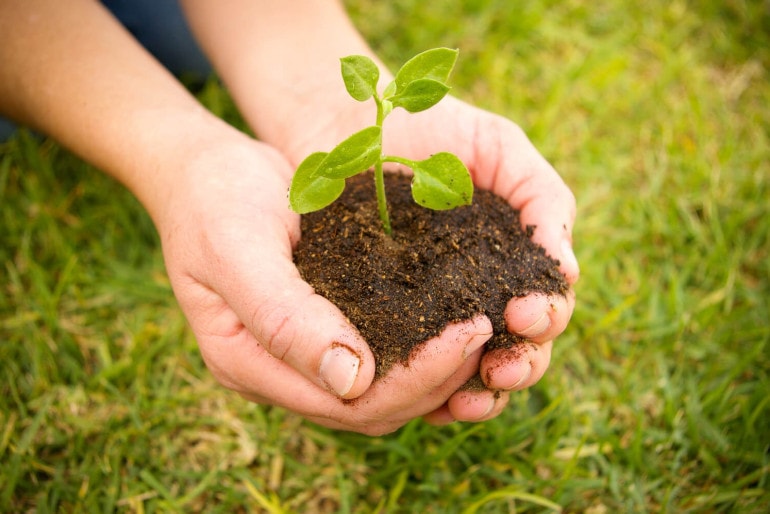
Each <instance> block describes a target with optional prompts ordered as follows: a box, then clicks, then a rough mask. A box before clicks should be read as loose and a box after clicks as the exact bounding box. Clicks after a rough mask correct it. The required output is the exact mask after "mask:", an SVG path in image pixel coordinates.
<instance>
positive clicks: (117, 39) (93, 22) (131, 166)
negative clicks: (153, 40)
mask: <svg viewBox="0 0 770 514" xmlns="http://www.w3.org/2000/svg"><path fill="white" fill-rule="evenodd" d="M0 62H2V66H1V67H0V111H2V112H3V113H4V114H6V115H8V116H10V117H12V118H14V119H16V120H18V121H21V122H23V123H26V124H29V125H31V126H33V127H35V128H37V129H39V130H41V131H43V132H45V133H47V134H49V135H50V136H52V137H53V138H55V139H57V140H58V141H60V142H61V143H62V144H64V145H65V146H67V147H69V148H70V149H71V150H72V151H74V152H75V153H77V154H79V155H80V156H82V157H83V158H85V159H86V160H88V161H90V162H91V163H93V164H94V165H96V166H97V167H99V168H101V169H103V170H104V171H106V172H107V173H109V174H111V175H113V176H114V177H115V178H117V179H118V180H120V181H121V182H123V183H124V184H125V185H126V186H127V187H129V188H130V189H131V190H132V191H133V192H134V193H135V194H136V195H137V196H138V197H139V199H140V201H142V203H143V204H144V205H145V206H146V207H147V208H148V210H150V212H151V214H152V215H153V217H154V218H156V219H157V218H158V217H159V216H160V208H161V206H162V205H163V202H164V200H163V195H164V194H165V193H166V192H167V191H168V190H169V188H170V187H172V182H173V180H174V178H173V176H172V174H173V171H174V169H173V168H174V167H173V165H172V164H171V163H172V162H173V161H174V159H175V158H178V157H179V156H180V155H185V153H186V152H188V151H189V149H190V148H191V147H193V146H194V145H196V140H200V139H201V138H205V137H209V138H211V137H212V132H216V133H220V132H222V131H224V130H226V129H225V128H224V127H222V126H220V125H219V124H218V123H217V121H216V119H215V118H214V117H213V116H211V115H209V114H208V113H207V112H206V111H205V110H204V109H203V108H202V107H201V106H200V105H199V104H198V103H197V102H196V101H195V99H194V98H192V97H191V96H190V95H189V94H188V93H187V92H186V91H185V89H184V88H183V87H182V86H181V85H180V84H178V83H177V81H176V80H175V79H174V78H173V77H172V76H171V75H170V74H169V73H168V72H166V71H165V69H163V68H162V66H160V65H159V64H158V63H157V62H156V61H155V60H154V59H153V58H152V57H151V56H150V55H148V54H147V53H146V52H145V51H144V49H143V48H141V46H140V45H139V44H138V43H136V42H135V40H134V39H133V38H132V37H131V36H130V35H129V34H128V33H127V32H126V31H125V30H124V29H123V27H122V26H120V24H119V23H117V22H116V21H115V20H114V19H113V18H112V16H111V15H110V14H109V13H108V12H107V11H106V10H105V9H104V8H103V7H102V6H101V4H99V3H98V2H94V1H89V0H68V1H67V2H61V1H58V0H25V1H11V0H2V1H0Z"/></svg>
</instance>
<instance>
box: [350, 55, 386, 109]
mask: <svg viewBox="0 0 770 514" xmlns="http://www.w3.org/2000/svg"><path fill="white" fill-rule="evenodd" d="M340 63H341V67H342V80H344V81H345V89H347V90H348V93H349V94H350V96H352V97H353V98H355V99H356V100H358V101H359V102H363V101H365V100H368V99H369V98H371V97H372V96H373V95H374V94H375V93H376V92H377V81H378V80H379V79H380V69H379V68H378V67H377V65H376V64H374V61H372V60H371V59H369V58H368V57H365V56H363V55H350V56H348V57H343V58H342V59H340Z"/></svg>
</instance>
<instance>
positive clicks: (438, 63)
mask: <svg viewBox="0 0 770 514" xmlns="http://www.w3.org/2000/svg"><path fill="white" fill-rule="evenodd" d="M458 53H459V52H458V51H457V50H453V49H451V48H433V49H432V50H426V51H425V52H422V53H420V54H417V55H415V56H414V57H412V58H411V59H409V60H408V61H406V63H405V64H404V65H403V66H402V67H401V69H400V70H398V72H397V73H396V78H395V83H396V91H397V92H398V93H400V92H401V91H403V90H404V89H405V88H406V86H407V85H409V83H410V82H414V81H415V80H419V79H432V80H435V81H437V82H446V81H447V79H448V78H449V75H450V74H451V73H452V68H454V66H455V62H456V61H457V54H458Z"/></svg>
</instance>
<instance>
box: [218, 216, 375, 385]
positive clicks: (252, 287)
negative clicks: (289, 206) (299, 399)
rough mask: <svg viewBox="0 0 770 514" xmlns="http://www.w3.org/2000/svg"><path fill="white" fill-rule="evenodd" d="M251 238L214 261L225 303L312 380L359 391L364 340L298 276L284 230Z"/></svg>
mask: <svg viewBox="0 0 770 514" xmlns="http://www.w3.org/2000/svg"><path fill="white" fill-rule="evenodd" d="M265 229H266V230H265V232H269V229H267V227H265ZM256 239H257V241H252V242H251V243H250V244H249V245H248V246H246V245H242V246H241V245H239V246H240V249H241V251H238V252H231V253H230V255H229V256H228V259H227V263H226V265H225V266H220V267H219V273H220V276H219V277H217V280H216V282H218V283H219V287H217V289H218V290H219V292H220V294H221V295H222V297H223V299H224V301H225V303H226V304H227V305H228V306H229V308H230V309H232V311H233V312H234V313H235V315H236V316H237V318H238V319H239V320H240V322H241V323H242V324H243V326H245V328H246V329H247V330H248V331H249V332H250V333H251V334H252V335H253V336H254V338H255V339H256V340H257V341H258V342H259V343H260V344H261V345H262V347H263V348H264V349H265V350H267V352H268V353H270V354H271V355H272V356H274V357H275V358H277V359H280V360H282V361H283V362H285V363H286V364H288V365H289V366H290V367H292V368H293V369H295V370H296V371H297V372H299V373H300V374H301V375H303V376H304V377H306V378H307V379H308V380H310V381H311V382H312V383H314V384H316V385H317V386H319V387H321V388H323V389H325V390H328V391H330V392H331V393H333V394H335V395H337V396H339V397H341V398H345V399H349V398H356V397H358V396H360V395H361V394H363V393H364V391H366V390H367V389H368V388H369V386H370V385H371V382H372V380H373V378H374V371H375V361H374V355H373V354H372V352H371V350H370V349H369V346H368V345H367V343H366V341H365V340H364V339H363V337H362V336H361V335H360V334H359V332H358V330H357V329H356V328H355V327H354V326H353V325H352V324H351V323H350V322H349V321H348V319H347V318H346V317H345V315H344V314H343V313H342V312H341V311H340V310H339V309H338V308H337V307H336V306H335V305H333V304H332V303H331V302H329V301H328V300H326V299H325V298H323V297H322V296H320V295H318V294H316V293H315V292H314V290H313V288H312V287H311V286H310V285H309V284H308V283H307V282H305V281H304V280H302V278H301V276H300V275H299V271H298V270H297V268H296V267H295V266H294V263H293V262H292V259H291V245H290V244H289V243H288V242H286V241H285V234H284V236H283V237H281V236H274V237H269V236H267V235H265V234H264V232H263V234H262V236H261V237H259V236H258V237H257V238H256ZM244 248H253V249H255V251H254V252H249V251H244ZM246 254H248V255H246Z"/></svg>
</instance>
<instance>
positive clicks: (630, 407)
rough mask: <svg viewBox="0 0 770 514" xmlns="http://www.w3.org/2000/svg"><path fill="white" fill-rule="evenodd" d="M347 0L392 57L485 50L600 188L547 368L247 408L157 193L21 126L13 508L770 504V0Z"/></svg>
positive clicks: (550, 139) (222, 99)
mask: <svg viewBox="0 0 770 514" xmlns="http://www.w3.org/2000/svg"><path fill="white" fill-rule="evenodd" d="M347 4H348V5H349V7H350V9H351V11H352V13H353V15H354V18H355V21H356V23H357V24H358V25H359V27H360V28H361V30H362V31H363V32H364V33H365V34H366V35H367V37H368V38H369V39H370V41H372V43H373V45H374V46H375V47H376V48H377V49H378V50H379V51H380V52H381V53H382V55H383V57H384V59H385V60H386V61H387V62H389V63H390V64H392V65H396V64H398V63H400V62H402V61H403V60H404V59H405V58H407V57H408V56H410V55H412V54H414V53H416V52H417V51H420V50H423V49H426V48H429V47H434V46H438V45H447V46H454V47H459V48H460V49H461V57H460V62H459V64H458V69H457V72H456V75H455V76H454V78H453V85H454V86H455V93H456V94H458V95H459V96H461V97H463V98H466V99H469V100H471V101H473V102H475V103H478V104H480V105H482V106H485V107H488V108H490V109H493V110H495V111H498V112H500V113H502V114H505V115H507V116H509V117H511V118H513V119H515V120H517V121H518V122H519V123H520V124H521V125H522V126H523V127H524V128H525V130H526V131H527V132H528V133H529V134H530V136H531V138H532V139H533V140H534V142H535V144H536V146H537V147H538V148H540V149H541V151H542V152H543V153H544V154H545V155H546V157H547V158H548V159H549V160H550V161H551V162H552V163H553V164H554V165H555V166H556V168H557V169H558V170H560V172H561V173H562V174H563V176H564V178H565V180H566V181H567V182H568V183H569V184H570V186H571V187H572V189H573V191H574V192H575V194H576V196H577V198H578V204H579V220H578V224H577V226H576V229H575V241H576V250H577V253H578V257H579V258H580V260H581V265H582V278H581V280H580V282H579V284H578V287H577V291H578V307H577V310H576V312H575V315H574V318H573V322H572V324H571V325H570V327H569V328H568V330H567V332H566V333H565V334H564V336H562V337H561V338H560V339H559V340H558V341H557V343H556V346H555V353H554V359H553V363H552V365H551V368H550V370H549V372H548V374H547V375H546V377H545V378H544V379H543V380H542V381H541V382H540V384H538V385H537V386H536V387H534V388H533V389H531V390H530V391H528V392H525V393H521V394H517V395H515V396H514V397H513V398H512V401H511V405H510V407H509V408H508V409H507V410H506V412H505V413H504V414H503V415H501V416H500V417H499V418H498V419H496V420H494V421H491V422H488V423H485V424H480V425H473V424H456V425H452V426H448V427H444V428H440V429H436V428H431V427H429V426H427V425H425V424H423V423H422V422H419V421H417V422H413V423H411V424H409V425H407V426H406V427H405V428H403V429H402V430H400V431H399V432H397V433H395V434H392V435H390V436H386V437H381V438H368V437H364V436H360V435H356V434H346V433H336V432H332V431H329V430H325V429H320V428H318V427H316V426H314V425H312V424H310V423H307V422H304V421H302V420H301V419H299V418H298V417H296V416H295V415H293V414H291V413H287V412H285V411H282V410H280V409H274V408H265V407H260V406H255V405H251V404H247V403H245V402H244V401H242V400H240V399H239V398H238V397H236V396H235V395H234V394H232V393H230V392H228V391H226V390H224V389H223V388H221V387H219V386H218V385H217V384H216V383H215V381H214V380H213V379H212V378H211V376H210V375H209V374H208V372H207V371H206V369H205V366H204V365H203V363H202V361H201V358H200V356H199V354H198V352H197V348H196V345H195V341H194V339H193V337H192V335H191V333H190V331H189V329H188V328H187V326H186V324H185V320H184V318H183V317H182V315H181V313H180V312H179V309H178V308H177V306H176V304H175V301H174V298H173V295H172V293H171V290H170V287H169V284H168V281H167V279H166V278H165V275H164V269H163V261H162V256H161V253H160V247H159V244H158V240H157V236H156V234H155V232H154V229H153V227H152V224H151V223H150V221H149V218H148V217H147V215H146V214H145V213H144V212H143V211H142V209H141V207H140V206H139V205H138V203H137V202H136V201H135V200H134V199H133V198H132V197H131V196H130V195H129V194H128V193H127V192H126V191H125V190H123V189H122V188H121V187H120V186H119V185H117V184H115V183H114V182H113V181H111V180H110V179H108V178H106V177H104V176H103V175H101V174H99V173H98V172H97V171H95V170H93V169H92V168H91V167H89V166H88V165H86V164H84V163H82V162H81V161H79V160H78V159H76V158H75V157H72V156H71V155H69V154H68V153H66V152H65V151H64V150H62V149H60V148H59V147H58V146H56V145H55V144H53V143H51V142H47V141H40V140H37V139H34V138H32V137H29V136H22V137H19V138H17V139H15V140H14V141H12V142H10V143H8V144H5V145H3V146H0V217H1V218H2V220H0V238H1V239H2V244H1V245H0V511H1V512H27V511H36V512H43V513H44V512H99V511H105V512H108V511H120V512H174V511H180V512H192V511H204V510H205V511H206V512H241V511H251V512H298V513H299V512H342V513H348V512H351V513H369V512H437V513H443V512H447V513H455V512H456V513H475V512H479V513H498V512H554V511H558V510H561V511H563V512H591V513H594V514H599V513H605V512H606V513H612V512H655V513H657V512H741V513H744V512H748V513H760V512H767V509H768V508H770V400H768V398H769V397H770V395H769V394H768V393H769V392H770V357H769V355H770V348H769V346H770V345H769V344H768V343H769V341H770V321H769V319H768V318H770V314H769V313H770V278H769V277H770V81H768V77H769V76H770V30H768V29H770V7H769V6H768V4H767V2H760V1H757V2H748V1H746V2H740V1H737V0H733V1H728V2H721V3H717V2H713V3H706V2H692V3H688V2H681V1H680V2H664V1H662V0H654V1H651V2H630V1H619V2H605V3H599V4H589V3H584V2H553V1H546V2H526V3H525V2H521V3H519V2H515V3H514V2H507V1H503V0H499V1H494V0H487V1H470V0H466V1H453V2H449V1H446V0H435V1H433V2H416V1H414V0H394V1H392V2H375V1H373V0H355V1H354V0H349V1H348V2H347ZM520 4H521V5H520ZM701 4H707V6H706V7H704V6H702V5H701ZM712 4H713V5H712ZM717 4H720V5H719V6H717ZM364 14H366V15H367V16H364ZM201 98H202V99H203V100H204V101H205V102H206V103H207V104H208V105H210V106H211V108H212V109H214V110H215V111H217V112H218V113H220V114H221V115H223V116H224V117H226V118H228V119H230V120H232V121H233V122H235V123H241V122H240V121H239V120H238V119H237V117H236V116H235V115H234V114H233V111H232V107H231V104H230V102H229V100H228V98H227V96H226V95H225V94H224V93H223V92H222V90H221V89H219V88H218V87H217V86H216V85H215V84H210V85H209V86H208V87H207V88H206V89H205V90H204V91H203V92H202V93H201Z"/></svg>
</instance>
